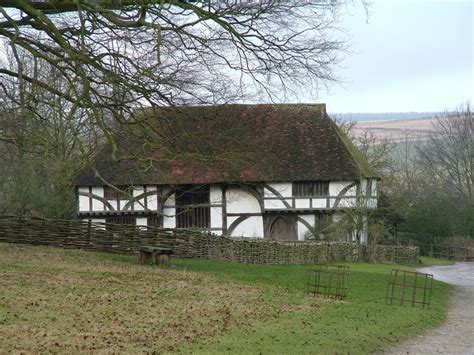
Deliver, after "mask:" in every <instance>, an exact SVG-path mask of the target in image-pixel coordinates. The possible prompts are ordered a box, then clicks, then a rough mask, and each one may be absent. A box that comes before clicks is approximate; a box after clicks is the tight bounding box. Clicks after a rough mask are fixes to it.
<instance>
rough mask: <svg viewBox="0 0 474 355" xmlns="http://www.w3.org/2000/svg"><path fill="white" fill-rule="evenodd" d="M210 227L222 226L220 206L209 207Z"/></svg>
mask: <svg viewBox="0 0 474 355" xmlns="http://www.w3.org/2000/svg"><path fill="white" fill-rule="evenodd" d="M211 228H222V207H211ZM213 232H214V231H213Z"/></svg>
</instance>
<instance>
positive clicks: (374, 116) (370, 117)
mask: <svg viewBox="0 0 474 355" xmlns="http://www.w3.org/2000/svg"><path fill="white" fill-rule="evenodd" d="M438 114H440V113H439V112H380V113H337V112H332V113H330V114H329V115H330V116H331V117H337V118H340V119H342V120H344V121H348V120H350V121H357V122H361V121H387V120H411V119H418V118H431V117H434V116H436V115H438Z"/></svg>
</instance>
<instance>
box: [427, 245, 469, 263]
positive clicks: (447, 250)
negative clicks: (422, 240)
mask: <svg viewBox="0 0 474 355" xmlns="http://www.w3.org/2000/svg"><path fill="white" fill-rule="evenodd" d="M432 255H433V257H435V258H441V259H448V260H455V261H474V248H470V247H468V246H454V245H433V249H432Z"/></svg>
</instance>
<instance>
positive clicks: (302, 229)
mask: <svg viewBox="0 0 474 355" xmlns="http://www.w3.org/2000/svg"><path fill="white" fill-rule="evenodd" d="M298 217H300V218H301V219H304V220H305V221H306V222H308V223H309V225H310V226H312V227H314V215H312V214H309V215H300V216H298ZM297 228H298V240H304V236H305V234H306V233H308V232H309V229H308V228H307V227H306V226H305V225H304V224H303V223H302V222H300V221H298V224H297Z"/></svg>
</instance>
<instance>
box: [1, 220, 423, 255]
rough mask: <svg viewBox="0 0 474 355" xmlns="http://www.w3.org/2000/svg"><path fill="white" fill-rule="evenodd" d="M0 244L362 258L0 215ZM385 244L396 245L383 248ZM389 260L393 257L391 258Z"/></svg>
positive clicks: (311, 247)
mask: <svg viewBox="0 0 474 355" xmlns="http://www.w3.org/2000/svg"><path fill="white" fill-rule="evenodd" d="M0 242H4V243H22V244H32V245H49V246H55V247H60V248H67V249H83V250H93V251H103V252H110V253H120V254H135V253H136V252H137V250H138V249H139V248H140V247H141V246H143V245H163V244H165V245H168V246H170V247H171V248H173V252H174V254H175V256H177V257H181V258H204V259H216V260H226V261H234V262H241V263H254V264H314V263H324V262H327V261H332V260H365V259H366V248H365V246H362V245H359V244H353V243H317V242H309V241H308V242H302V241H299V242H281V241H270V240H266V239H250V238H230V237H222V236H216V235H213V234H210V233H206V232H199V231H194V230H186V229H163V228H154V227H137V226H131V225H114V224H108V225H105V224H104V223H89V222H87V221H80V220H45V219H39V218H27V219H20V218H12V217H1V216H0ZM387 248H389V249H390V248H396V250H395V251H392V252H388V250H389V249H387ZM381 254H383V256H382V255H381V257H380V258H377V261H378V262H398V261H403V262H406V263H414V262H416V261H417V260H418V257H419V251H418V248H408V247H384V248H383V253H381ZM391 259H393V260H391Z"/></svg>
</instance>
